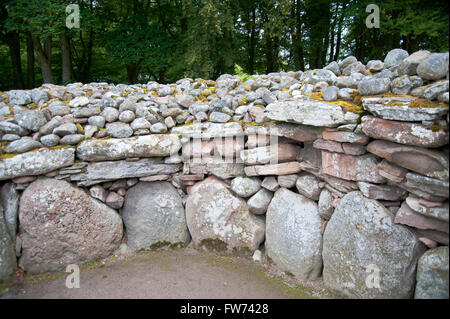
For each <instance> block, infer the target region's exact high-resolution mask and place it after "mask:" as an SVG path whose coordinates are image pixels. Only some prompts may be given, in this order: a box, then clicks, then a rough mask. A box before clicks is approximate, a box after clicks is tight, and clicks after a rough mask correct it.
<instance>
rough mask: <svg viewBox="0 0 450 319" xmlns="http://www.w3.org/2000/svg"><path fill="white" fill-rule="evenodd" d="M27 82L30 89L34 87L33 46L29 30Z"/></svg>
mask: <svg viewBox="0 0 450 319" xmlns="http://www.w3.org/2000/svg"><path fill="white" fill-rule="evenodd" d="M27 84H28V88H30V89H32V88H34V87H35V76H34V46H33V38H32V36H31V33H30V32H27Z"/></svg>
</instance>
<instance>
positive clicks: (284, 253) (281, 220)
mask: <svg viewBox="0 0 450 319" xmlns="http://www.w3.org/2000/svg"><path fill="white" fill-rule="evenodd" d="M266 225H267V227H266V242H265V245H266V252H267V255H268V256H269V257H270V258H271V259H272V260H273V261H274V262H275V263H276V264H277V265H278V266H279V267H281V268H282V269H283V270H287V271H289V272H291V273H293V274H294V275H297V276H299V277H301V278H304V279H312V280H314V279H316V278H317V277H318V276H319V275H320V271H321V268H322V257H321V253H322V251H321V246H322V235H321V228H322V221H321V219H320V217H319V212H318V210H317V204H316V203H315V202H313V201H312V200H310V199H307V198H306V197H304V196H303V195H299V194H296V193H294V192H291V191H290V190H287V189H285V188H280V189H279V190H278V191H277V192H276V193H275V195H274V197H273V199H272V202H271V203H270V205H269V208H268V210H267V213H266Z"/></svg>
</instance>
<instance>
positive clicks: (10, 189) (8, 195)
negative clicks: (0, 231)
mask: <svg viewBox="0 0 450 319" xmlns="http://www.w3.org/2000/svg"><path fill="white" fill-rule="evenodd" d="M19 198H20V195H19V192H18V191H17V187H16V184H15V183H6V184H5V185H3V186H2V187H1V188H0V207H3V211H4V216H5V222H6V224H5V225H6V228H7V230H8V233H9V235H10V238H11V239H12V241H15V240H16V233H17V222H18V218H17V216H18V214H19ZM0 218H1V214H0Z"/></svg>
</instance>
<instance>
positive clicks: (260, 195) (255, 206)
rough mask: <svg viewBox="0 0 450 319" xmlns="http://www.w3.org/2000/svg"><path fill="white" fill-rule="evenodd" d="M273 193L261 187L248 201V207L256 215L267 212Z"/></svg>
mask: <svg viewBox="0 0 450 319" xmlns="http://www.w3.org/2000/svg"><path fill="white" fill-rule="evenodd" d="M272 197H273V193H272V192H270V191H268V190H267V189H265V188H261V189H260V190H259V191H258V192H257V193H256V194H255V195H253V196H252V197H250V198H249V199H248V201H247V205H248V209H249V210H250V212H252V213H253V214H256V215H261V214H265V213H266V211H267V208H268V207H269V204H270V201H271V200H272Z"/></svg>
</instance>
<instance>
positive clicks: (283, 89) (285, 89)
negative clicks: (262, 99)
mask: <svg viewBox="0 0 450 319" xmlns="http://www.w3.org/2000/svg"><path fill="white" fill-rule="evenodd" d="M281 91H289V89H288V88H282V89H281Z"/></svg>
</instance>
